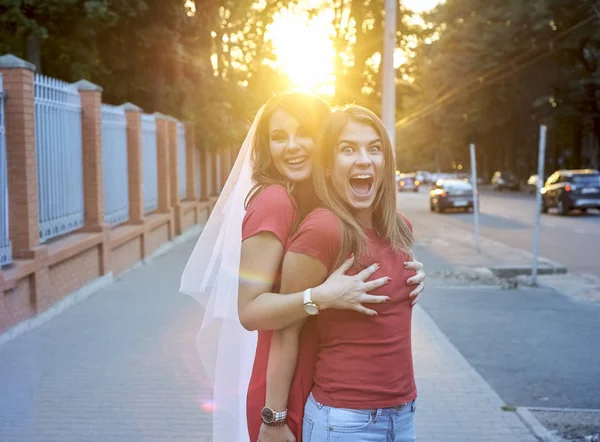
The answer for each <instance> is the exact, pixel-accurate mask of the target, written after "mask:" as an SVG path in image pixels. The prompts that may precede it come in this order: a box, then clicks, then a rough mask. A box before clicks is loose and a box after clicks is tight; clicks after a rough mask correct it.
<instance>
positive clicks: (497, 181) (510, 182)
mask: <svg viewBox="0 0 600 442" xmlns="http://www.w3.org/2000/svg"><path fill="white" fill-rule="evenodd" d="M492 186H494V190H504V189H509V190H521V185H520V184H519V179H518V178H517V176H516V175H515V174H514V173H512V172H506V171H504V172H502V171H497V172H496V173H494V176H492Z"/></svg>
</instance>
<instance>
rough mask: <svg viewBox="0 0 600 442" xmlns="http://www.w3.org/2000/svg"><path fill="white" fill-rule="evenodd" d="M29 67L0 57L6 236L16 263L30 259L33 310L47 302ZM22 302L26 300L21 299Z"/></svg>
mask: <svg viewBox="0 0 600 442" xmlns="http://www.w3.org/2000/svg"><path fill="white" fill-rule="evenodd" d="M34 71H35V67H34V66H33V64H31V63H29V62H27V61H25V60H21V59H20V58H18V57H15V56H14V55H11V54H8V55H3V56H1V57H0V73H2V77H3V80H4V93H5V94H6V100H5V102H4V125H5V136H6V161H7V165H8V192H9V193H8V199H9V207H10V212H9V226H10V231H9V236H10V240H11V243H12V255H13V258H15V259H32V260H34V262H35V268H36V270H35V271H34V273H33V274H32V275H31V277H30V295H29V296H30V299H29V302H30V303H31V305H32V306H33V307H34V308H35V310H36V312H38V313H39V312H41V311H43V310H44V309H45V308H46V307H47V305H49V303H50V301H49V300H50V296H47V294H48V293H49V291H50V290H51V288H50V275H49V272H48V267H47V264H46V262H47V257H48V248H47V247H46V246H41V245H40V218H39V206H38V204H39V202H38V198H39V196H38V176H37V152H36V145H35V92H34V75H33V74H34ZM21 302H26V301H21Z"/></svg>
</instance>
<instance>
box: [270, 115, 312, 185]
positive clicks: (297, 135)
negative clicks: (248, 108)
mask: <svg viewBox="0 0 600 442" xmlns="http://www.w3.org/2000/svg"><path fill="white" fill-rule="evenodd" d="M314 150H315V141H314V139H313V137H312V134H311V132H310V130H309V129H308V128H306V127H303V126H302V124H301V123H300V122H299V121H298V119H297V118H296V117H294V116H293V115H291V114H290V113H288V112H286V111H285V110H283V109H276V110H275V111H274V112H273V114H272V115H271V118H270V120H269V151H270V153H271V159H272V161H273V164H274V165H275V168H276V169H277V171H278V172H279V173H280V174H282V175H283V176H285V177H286V178H287V179H289V180H290V181H294V182H300V181H306V180H308V179H310V176H311V173H312V167H313V155H314Z"/></svg>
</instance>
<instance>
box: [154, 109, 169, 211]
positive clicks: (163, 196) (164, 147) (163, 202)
mask: <svg viewBox="0 0 600 442" xmlns="http://www.w3.org/2000/svg"><path fill="white" fill-rule="evenodd" d="M155 116H156V163H157V165H158V171H157V173H158V177H157V178H158V209H157V211H158V213H170V212H171V189H170V179H169V133H168V132H169V131H168V120H167V119H166V118H167V117H166V116H165V115H162V114H159V113H156V114H155Z"/></svg>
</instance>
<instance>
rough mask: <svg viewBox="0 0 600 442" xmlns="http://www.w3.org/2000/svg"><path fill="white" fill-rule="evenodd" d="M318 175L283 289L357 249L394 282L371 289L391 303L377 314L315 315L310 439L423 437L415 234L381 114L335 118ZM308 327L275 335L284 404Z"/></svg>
mask: <svg viewBox="0 0 600 442" xmlns="http://www.w3.org/2000/svg"><path fill="white" fill-rule="evenodd" d="M313 179H314V183H315V189H316V193H317V196H318V197H319V199H320V200H321V201H322V203H323V205H324V208H320V209H316V210H315V211H313V212H311V213H310V214H309V215H308V216H307V217H306V218H305V219H304V220H303V222H302V223H301V224H300V226H299V227H298V229H297V231H296V232H295V234H294V235H293V237H292V238H291V240H290V242H289V244H288V248H287V251H286V255H285V258H284V261H283V273H282V288H283V291H284V292H288V291H295V290H302V289H303V288H308V287H314V286H317V285H318V284H320V283H321V282H322V281H323V280H325V279H326V278H327V277H328V275H330V274H331V273H332V272H333V271H334V270H335V268H336V267H337V266H338V265H339V263H340V262H343V261H344V260H345V259H346V258H347V257H348V256H349V255H350V254H351V253H353V254H354V255H355V256H356V257H357V262H358V263H361V264H362V263H371V262H376V263H378V265H379V268H378V270H377V271H376V272H375V273H374V274H373V275H372V277H373V278H378V277H387V283H386V284H385V285H383V286H382V287H380V288H379V289H377V290H374V291H373V293H374V294H377V295H379V296H385V297H386V298H387V302H385V303H382V304H377V305H372V306H370V307H371V308H372V309H373V310H375V312H376V315H375V316H374V317H365V316H363V315H360V314H357V313H356V312H354V311H350V310H343V311H342V310H325V311H321V312H319V314H318V315H315V323H316V324H315V328H316V335H317V337H318V344H317V345H316V358H315V359H314V360H315V366H314V385H313V386H312V391H311V393H310V395H309V398H308V400H307V402H306V404H305V410H304V411H305V412H304V417H303V430H302V436H303V441H304V442H324V441H331V442H333V441H344V442H354V441H357V442H358V441H361V442H371V441H372V442H388V441H395V442H411V441H415V440H416V436H415V428H414V413H415V409H416V407H415V400H416V396H417V391H416V385H415V379H414V371H413V361H412V351H411V314H412V306H413V303H412V302H411V297H410V288H409V287H407V285H406V284H405V283H404V281H405V280H406V279H407V278H408V277H409V276H410V275H411V274H412V271H409V270H405V266H404V263H405V262H406V261H408V260H410V259H411V247H412V245H413V235H412V229H411V226H410V223H409V222H408V220H407V219H406V218H405V217H404V216H402V215H401V214H399V213H398V211H397V207H396V190H395V165H394V157H393V152H392V147H391V145H390V141H389V138H388V136H387V133H386V131H385V128H384V126H383V124H382V123H381V121H380V120H379V118H377V116H376V115H375V114H373V113H372V112H371V111H369V110H368V109H365V108H362V107H359V106H350V107H348V108H346V109H344V110H339V111H336V112H334V113H333V115H332V116H331V117H330V119H329V121H328V123H327V124H326V126H325V129H324V133H323V138H322V142H321V144H320V146H319V152H318V154H317V156H316V158H315V169H314V171H313ZM359 270H360V266H357V268H355V269H353V270H352V271H350V272H349V274H353V273H357V272H358V271H359ZM299 275H302V276H301V277H300V276H299ZM309 290H310V289H309ZM302 322H303V321H299V322H297V323H296V324H295V325H293V326H291V327H288V328H286V329H283V330H279V331H276V332H274V336H273V342H277V343H278V345H272V346H271V352H270V359H269V377H268V379H267V401H268V402H271V403H273V404H276V405H277V406H279V407H285V405H286V400H287V397H288V391H289V386H290V383H291V379H292V376H293V373H294V369H295V368H294V367H295V365H296V359H297V358H296V356H297V348H298V342H299V334H300V330H301V327H302ZM282 433H283V430H282ZM272 440H273V441H277V442H279V441H287V440H291V439H289V438H288V439H286V438H283V437H282V438H280V439H275V438H273V439H272Z"/></svg>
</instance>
